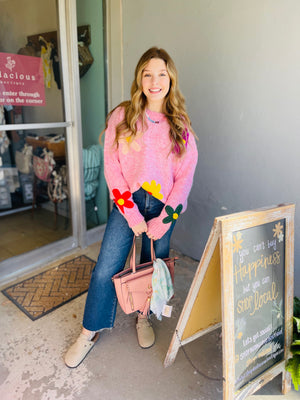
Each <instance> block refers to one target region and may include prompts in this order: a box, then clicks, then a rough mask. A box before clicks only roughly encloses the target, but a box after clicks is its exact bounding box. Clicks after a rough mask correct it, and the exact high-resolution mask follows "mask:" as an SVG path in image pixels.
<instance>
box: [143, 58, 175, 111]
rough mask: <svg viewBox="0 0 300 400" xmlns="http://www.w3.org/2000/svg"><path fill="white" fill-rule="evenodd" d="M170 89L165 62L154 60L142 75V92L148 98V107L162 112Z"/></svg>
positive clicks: (158, 59)
mask: <svg viewBox="0 0 300 400" xmlns="http://www.w3.org/2000/svg"><path fill="white" fill-rule="evenodd" d="M169 89H170V76H169V73H168V71H167V66H166V63H165V62H164V60H162V59H160V58H152V59H151V60H150V61H149V62H148V64H147V65H146V67H145V69H144V71H143V74H142V90H143V93H144V95H145V96H146V97H147V107H148V108H149V109H150V110H152V111H157V112H161V111H162V105H163V102H164V98H165V97H166V95H167V94H168V92H169Z"/></svg>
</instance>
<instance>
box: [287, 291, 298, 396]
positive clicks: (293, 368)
mask: <svg viewBox="0 0 300 400" xmlns="http://www.w3.org/2000/svg"><path fill="white" fill-rule="evenodd" d="M293 320H294V326H293V342H292V344H291V352H292V355H293V357H292V358H290V359H289V360H288V362H287V365H286V370H287V371H289V372H290V374H291V376H292V381H293V384H294V386H295V389H296V390H299V386H300V300H299V299H298V298H297V297H294V317H293Z"/></svg>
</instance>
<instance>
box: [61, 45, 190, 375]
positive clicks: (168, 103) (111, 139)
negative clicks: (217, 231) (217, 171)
mask: <svg viewBox="0 0 300 400" xmlns="http://www.w3.org/2000/svg"><path fill="white" fill-rule="evenodd" d="M197 158H198V153H197V147H196V144H195V138H194V134H193V131H192V128H191V124H190V119H189V117H188V115H187V113H186V110H185V103H184V98H183V96H182V94H181V92H180V90H179V87H178V84H177V71H176V68H175V65H174V62H173V61H172V59H171V57H170V56H169V55H168V53H167V52H166V51H165V50H163V49H158V48H156V47H153V48H151V49H149V50H148V51H146V52H145V53H144V54H143V55H142V57H141V58H140V60H139V62H138V64H137V66H136V69H135V79H134V81H133V84H132V87H131V100H130V101H126V102H123V103H121V104H120V105H119V106H118V107H116V108H115V109H114V110H113V111H111V112H110V114H109V115H108V117H107V122H106V130H105V144H104V173H105V178H106V181H107V185H108V188H109V192H110V196H111V198H112V200H113V201H114V206H113V209H112V212H111V214H110V217H109V219H108V223H107V227H106V230H105V234H104V238H103V241H102V245H101V250H100V254H99V257H98V261H97V263H96V266H95V268H94V270H93V273H92V277H91V282H90V287H89V291H88V296H87V300H86V305H85V311H84V318H83V329H82V332H81V334H80V336H79V338H78V339H77V341H76V342H75V343H74V344H73V345H72V346H71V348H70V349H69V350H68V352H67V353H66V356H65V363H66V365H67V366H68V367H71V368H74V367H77V366H78V365H79V364H80V362H81V361H82V360H83V359H84V358H85V356H86V355H87V353H88V352H89V351H90V350H91V349H92V347H93V346H94V344H95V342H96V340H97V339H98V337H99V332H100V331H101V330H102V329H107V328H112V327H113V324H114V319H115V314H116V306H117V298H116V293H115V289H114V285H113V283H112V281H111V278H112V276H113V275H114V274H116V273H118V272H120V271H121V270H122V269H123V268H124V265H125V262H126V259H127V257H128V254H129V251H130V248H131V246H132V241H133V236H134V235H136V236H139V235H142V251H141V260H140V262H141V263H144V262H148V261H150V260H151V253H150V239H153V240H154V241H155V242H154V248H155V254H156V256H157V257H158V258H166V257H168V256H169V246H170V237H171V234H172V231H173V228H174V225H175V222H176V220H177V218H178V216H179V214H180V213H181V212H182V211H184V210H185V209H186V205H187V198H188V195H189V192H190V189H191V186H192V182H193V175H194V171H195V167H196V163H197ZM166 206H169V207H167V210H166ZM136 328H137V337H138V343H139V345H140V346H141V347H142V348H149V347H151V346H152V345H153V344H154V341H155V335H154V332H153V328H152V326H151V323H150V321H149V318H148V316H147V315H143V314H142V313H138V317H137V322H136Z"/></svg>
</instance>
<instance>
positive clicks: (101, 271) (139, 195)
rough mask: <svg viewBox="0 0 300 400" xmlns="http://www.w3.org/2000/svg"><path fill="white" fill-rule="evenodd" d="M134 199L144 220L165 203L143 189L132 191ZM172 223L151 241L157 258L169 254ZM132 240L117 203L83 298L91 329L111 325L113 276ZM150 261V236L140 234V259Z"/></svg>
mask: <svg viewBox="0 0 300 400" xmlns="http://www.w3.org/2000/svg"><path fill="white" fill-rule="evenodd" d="M133 200H134V202H135V204H136V205H137V206H138V208H139V211H140V213H141V214H142V215H143V216H144V218H145V221H146V222H147V221H149V220H150V219H152V218H155V217H158V216H159V214H160V213H161V211H162V209H163V207H164V204H163V203H162V202H161V201H160V200H158V199H156V198H155V197H153V196H151V195H149V194H148V193H147V192H146V191H145V190H144V189H142V188H141V189H139V190H138V191H136V192H135V193H133ZM174 225H175V224H174V223H173V224H172V225H171V226H170V229H169V230H168V231H167V232H166V233H165V235H164V236H163V237H162V238H161V239H159V240H156V241H155V242H154V249H155V255H156V257H158V258H166V257H169V249H170V238H171V234H172V231H173V229H174ZM132 242H133V231H132V229H131V228H129V226H128V223H127V221H126V219H125V218H124V216H123V215H122V214H121V213H120V211H119V210H118V208H117V207H116V205H114V206H113V209H112V212H111V214H110V216H109V219H108V222H107V226H106V230H105V233H104V237H103V241H102V245H101V249H100V253H99V257H98V260H97V263H96V265H95V268H94V270H93V272H92V276H91V281H90V286H89V291H88V295H87V299H86V304H85V310H84V317H83V326H84V328H86V329H88V330H90V331H99V330H101V329H105V328H112V327H113V325H114V320H115V316H116V309H117V296H116V292H115V287H114V284H113V282H112V280H111V278H112V276H113V275H115V274H117V273H118V272H121V271H122V270H123V268H124V266H125V262H126V259H127V257H128V254H129V252H130V249H131V247H132ZM148 261H151V252H150V239H149V238H148V237H147V235H146V234H145V233H143V236H142V251H141V259H140V262H141V263H144V262H148Z"/></svg>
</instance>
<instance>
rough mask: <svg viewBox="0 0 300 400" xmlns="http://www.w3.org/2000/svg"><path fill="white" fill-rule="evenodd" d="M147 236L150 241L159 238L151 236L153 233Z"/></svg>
mask: <svg viewBox="0 0 300 400" xmlns="http://www.w3.org/2000/svg"><path fill="white" fill-rule="evenodd" d="M147 236H148V238H149V239H152V240H157V237H155V236H153V235H151V233H147Z"/></svg>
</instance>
